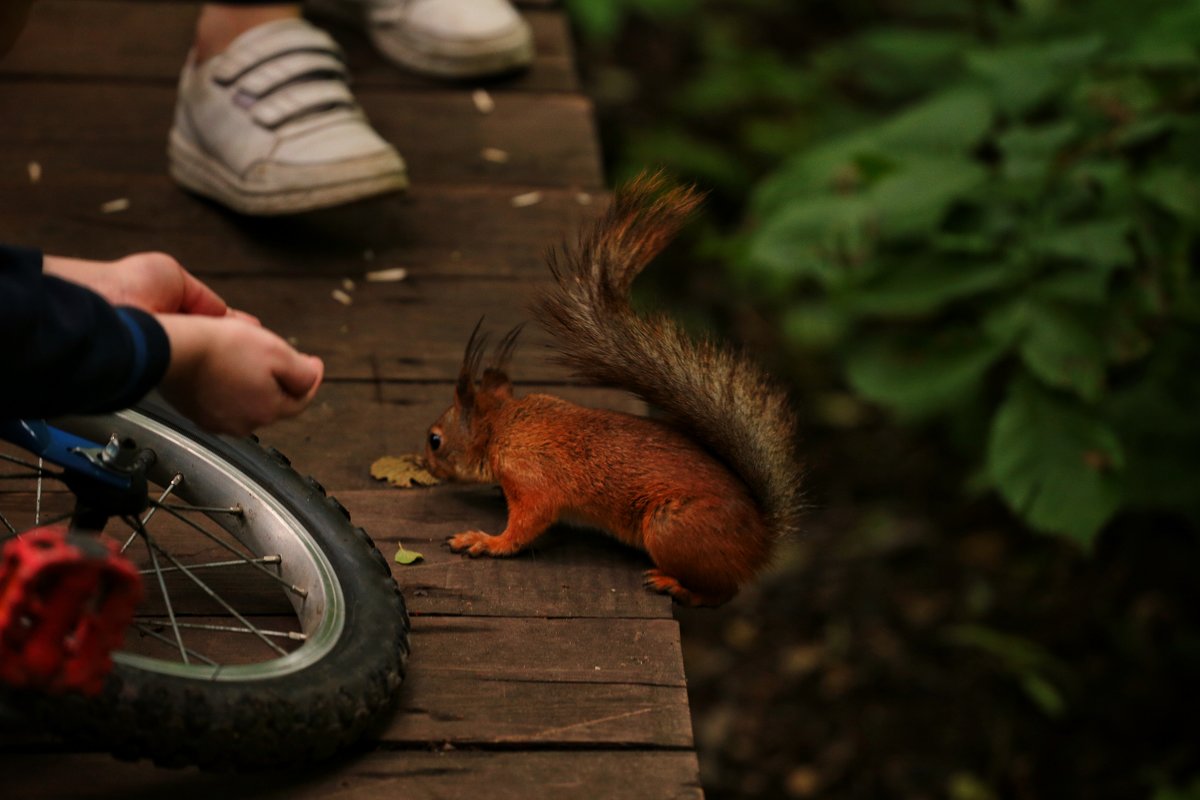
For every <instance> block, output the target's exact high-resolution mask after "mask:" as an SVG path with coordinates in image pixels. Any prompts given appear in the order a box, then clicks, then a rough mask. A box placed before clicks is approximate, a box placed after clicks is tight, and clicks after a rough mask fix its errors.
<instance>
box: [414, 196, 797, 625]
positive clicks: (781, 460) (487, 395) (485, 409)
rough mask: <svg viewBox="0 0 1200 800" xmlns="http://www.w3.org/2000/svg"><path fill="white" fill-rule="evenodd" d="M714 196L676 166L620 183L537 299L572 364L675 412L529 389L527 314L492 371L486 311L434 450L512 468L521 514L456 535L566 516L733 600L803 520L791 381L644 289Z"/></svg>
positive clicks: (487, 549)
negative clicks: (637, 283) (678, 316)
mask: <svg viewBox="0 0 1200 800" xmlns="http://www.w3.org/2000/svg"><path fill="white" fill-rule="evenodd" d="M700 201H701V197H700V195H699V194H698V193H696V192H695V191H693V190H690V189H679V188H667V187H666V186H665V182H664V181H663V179H662V178H661V177H660V176H649V177H647V176H643V177H642V178H639V179H638V180H636V181H635V182H634V183H633V184H631V185H630V186H628V187H626V188H625V189H624V190H622V191H618V192H617V195H616V197H615V199H614V201H613V204H612V206H611V207H610V209H609V210H608V212H607V213H606V214H605V215H604V216H603V217H602V218H601V219H600V220H599V221H598V222H597V223H596V224H594V226H593V227H592V228H591V229H590V230H589V231H587V232H586V233H585V234H584V235H583V236H582V237H581V239H580V241H579V244H578V245H576V246H575V247H574V248H570V247H566V248H563V250H562V251H560V252H557V253H552V254H551V255H550V270H551V272H552V273H553V276H554V283H553V285H552V288H551V289H549V290H547V291H546V292H544V293H542V294H541V295H540V296H539V297H538V298H537V300H536V301H535V303H534V306H533V312H534V317H535V319H537V320H538V322H540V323H541V324H542V325H543V326H544V327H545V328H546V329H547V330H548V331H549V332H550V333H551V334H552V335H554V337H555V338H556V340H557V342H558V344H557V349H558V350H559V360H560V361H562V362H563V363H565V364H566V365H568V366H570V367H572V368H573V369H574V370H575V371H576V373H577V375H578V376H580V377H582V378H583V379H585V380H586V381H587V382H588V383H591V384H594V385H599V386H613V387H619V388H623V389H627V390H629V391H631V392H633V393H634V394H636V395H638V396H640V397H641V398H642V399H644V400H645V401H646V402H647V403H649V404H650V405H651V406H652V407H655V408H657V409H659V410H660V411H661V412H663V414H664V417H665V418H664V419H663V420H659V419H647V418H643V417H638V416H634V415H630V414H623V413H620V412H616V411H604V410H597V409H591V408H583V407H580V406H577V405H575V404H573V403H570V402H567V401H566V400H562V399H560V398H557V397H552V396H550V395H545V394H529V395H525V396H524V397H519V398H518V397H515V396H514V395H513V387H512V382H511V381H510V380H509V378H508V375H507V374H506V365H507V363H508V361H509V359H510V357H511V355H512V351H513V348H514V346H515V343H516V336H517V333H518V332H519V329H517V330H514V331H513V332H511V333H510V334H509V335H508V336H506V337H505V338H504V339H503V340H502V341H501V342H500V344H499V345H498V346H497V347H496V349H495V351H494V355H493V357H492V360H491V361H490V363H489V365H488V366H486V367H485V368H484V369H483V371H482V375H480V374H479V370H480V366H481V363H482V360H483V351H484V337H480V336H479V335H478V333H479V326H478V325H476V328H475V332H473V333H472V334H471V338H470V341H469V342H468V343H467V348H466V352H465V354H464V356H463V363H462V368H461V369H460V371H459V375H458V382H457V385H456V387H455V391H454V405H452V406H451V407H450V408H449V409H447V410H446V412H445V413H444V414H442V416H441V417H440V418H439V419H438V420H437V422H436V423H435V424H434V425H433V426H432V427H431V428H430V429H429V435H428V439H427V442H426V447H425V458H426V462H427V464H428V467H429V470H430V471H431V472H432V473H433V474H434V475H436V476H438V477H439V478H443V479H447V480H457V481H465V482H472V483H499V484H500V487H501V489H502V490H503V491H504V496H505V499H506V500H507V503H508V525H507V526H506V527H505V529H504V531H503V532H502V533H500V534H499V535H496V536H492V535H489V534H487V533H484V532H483V531H478V530H474V531H466V532H464V533H460V534H458V535H456V536H453V537H451V538H450V539H449V544H450V548H451V550H453V551H454V552H458V553H466V554H469V555H471V556H483V555H488V556H511V555H515V554H516V553H519V552H520V551H521V550H523V549H524V548H525V547H527V546H528V545H529V544H530V543H531V542H533V541H534V540H535V539H537V538H538V537H539V536H541V535H542V534H543V533H545V531H546V530H547V528H549V527H550V526H551V525H552V524H553V523H555V522H556V521H559V520H564V521H572V522H580V523H584V524H588V525H593V526H597V527H599V528H602V529H604V530H606V531H608V532H610V533H611V534H612V535H613V536H615V537H616V538H617V539H619V540H621V541H622V542H625V543H626V544H630V545H633V546H634V547H637V548H639V549H641V550H644V551H645V552H646V553H648V554H649V556H650V558H651V559H652V560H653V562H654V569H651V570H649V571H648V572H646V573H645V585H646V586H647V587H648V588H650V589H652V590H654V591H657V592H661V593H665V594H669V595H671V597H673V598H674V599H675V600H676V601H678V602H679V603H681V604H683V605H688V606H699V605H705V606H711V605H720V604H722V603H724V602H726V601H727V600H729V599H730V598H731V597H733V596H734V595H735V594H736V593H737V591H738V588H739V587H740V586H742V585H743V584H745V583H746V582H747V581H749V580H750V579H751V578H752V577H754V575H755V574H757V573H758V572H759V570H761V569H762V568H763V567H764V566H765V565H766V564H767V563H768V561H769V560H770V557H771V552H772V549H773V546H774V544H775V543H776V542H777V541H778V540H779V539H780V537H782V536H784V535H786V534H788V533H790V532H792V531H793V530H795V529H796V527H797V522H798V516H799V510H800V466H799V464H798V462H797V459H796V456H795V454H794V450H793V447H794V440H795V433H796V424H795V419H794V416H793V415H792V413H791V411H790V410H789V408H788V404H787V399H786V397H785V396H784V394H783V393H782V392H781V391H779V390H777V389H775V388H772V386H771V385H770V384H769V382H768V380H767V378H766V376H765V375H764V374H763V373H762V372H761V371H760V370H759V369H758V368H756V367H755V366H754V365H752V364H751V363H750V362H749V361H747V360H746V359H745V358H743V357H739V356H736V355H734V354H732V353H730V352H728V351H726V350H723V349H721V348H719V347H717V346H716V345H714V344H713V343H711V342H709V341H700V342H693V341H692V340H691V339H690V338H689V337H688V336H687V335H686V334H684V333H683V332H682V331H681V330H680V329H679V327H678V326H676V325H675V323H674V322H673V321H671V320H670V319H668V318H666V317H664V316H661V315H659V316H651V317H643V316H640V315H638V314H637V313H635V312H634V311H633V309H632V308H631V307H630V304H629V288H630V285H631V284H632V283H633V280H634V278H635V277H637V275H638V273H640V272H641V271H642V269H643V268H644V267H645V266H646V265H647V264H648V263H649V262H650V261H651V260H652V259H653V258H654V257H655V256H656V255H657V254H658V253H659V252H660V251H661V250H662V249H663V247H665V246H666V245H667V243H668V242H669V241H670V240H671V239H672V238H673V237H674V235H675V234H676V233H677V231H678V229H679V228H680V227H681V226H682V224H683V223H684V222H685V221H686V219H687V218H688V217H689V215H690V214H691V212H692V211H693V210H694V209H695V208H696V206H697V205H698V204H699V203H700ZM477 376H478V377H477Z"/></svg>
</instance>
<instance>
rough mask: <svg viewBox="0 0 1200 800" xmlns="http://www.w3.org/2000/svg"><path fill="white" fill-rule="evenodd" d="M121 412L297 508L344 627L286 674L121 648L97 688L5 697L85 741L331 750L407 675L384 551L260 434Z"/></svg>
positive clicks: (224, 749)
mask: <svg viewBox="0 0 1200 800" xmlns="http://www.w3.org/2000/svg"><path fill="white" fill-rule="evenodd" d="M123 413H126V414H130V415H133V416H138V415H140V416H141V417H142V418H143V419H144V420H149V421H152V422H153V423H154V424H157V425H161V426H165V427H167V428H169V429H170V430H172V431H174V432H175V433H176V434H177V435H181V436H183V437H186V440H187V442H188V443H189V444H188V446H189V447H195V448H197V449H198V452H201V453H203V454H206V456H205V457H207V458H211V459H217V460H219V461H220V462H221V463H222V464H224V465H226V466H228V467H230V468H232V469H233V470H235V471H236V473H237V474H238V475H240V476H241V477H242V479H243V480H246V481H249V482H251V483H252V484H253V485H254V486H256V487H257V489H258V491H261V492H263V493H264V496H269V498H270V501H271V503H272V504H276V505H278V506H280V507H282V508H283V509H285V510H286V511H287V512H289V513H290V514H292V515H294V517H295V518H296V519H297V520H299V521H300V522H301V524H302V525H303V526H304V528H305V530H307V532H308V535H309V536H311V539H312V542H313V543H315V545H316V547H317V548H319V550H320V552H321V554H323V557H324V559H326V560H327V562H328V564H329V566H330V569H331V570H332V575H333V577H334V578H335V579H336V581H337V583H338V590H339V591H340V592H341V600H342V602H341V603H340V604H338V609H337V610H336V613H338V614H340V615H341V620H340V628H339V629H338V631H337V633H336V636H329V637H327V641H325V643H324V645H323V646H324V647H325V650H324V651H323V652H322V654H321V655H320V657H319V658H316V659H315V660H311V663H308V662H304V663H302V664H301V666H299V667H298V668H295V669H281V670H280V671H279V674H268V675H266V676H261V677H258V676H256V677H253V678H251V679H239V678H237V677H234V678H232V679H226V678H224V677H222V678H220V679H218V677H217V676H215V675H214V676H213V677H208V678H197V677H195V676H187V675H179V674H171V671H170V670H168V671H166V672H163V671H160V670H158V669H147V668H145V667H144V666H142V665H139V663H127V660H124V659H120V658H116V659H115V660H116V663H115V665H114V668H113V671H112V673H111V674H110V675H109V677H108V679H107V682H106V684H105V687H104V690H103V692H102V693H101V694H100V695H99V696H97V697H90V698H89V697H83V696H80V695H63V696H57V697H54V696H47V695H41V694H36V693H30V692H20V693H13V692H6V693H5V694H6V695H7V697H8V700H9V703H10V705H11V706H12V707H13V708H15V709H16V710H18V711H20V712H23V713H26V714H28V715H29V716H30V717H31V718H32V719H34V720H35V721H36V722H39V723H41V724H42V725H43V726H44V727H45V728H46V729H48V730H49V731H51V732H53V733H55V734H57V735H60V736H63V737H65V738H67V739H68V740H70V741H72V742H74V743H76V744H77V745H80V746H83V747H86V748H89V749H91V748H95V749H104V750H108V751H110V752H112V753H113V754H114V755H116V756H118V757H121V758H126V759H137V758H143V757H144V758H150V759H151V760H153V761H154V762H155V763H156V764H159V765H161V766H171V767H178V766H186V765H197V766H200V767H202V768H206V769H219V770H223V769H246V768H262V767H278V766H285V765H292V764H300V763H308V762H311V761H314V760H318V759H322V758H326V757H328V756H330V755H332V754H334V753H336V752H338V751H340V750H342V749H344V748H346V747H348V746H350V745H352V744H353V743H354V742H356V741H357V740H359V739H360V738H361V737H362V736H363V735H364V734H365V733H367V732H368V731H370V730H372V729H373V728H375V727H377V726H378V725H380V724H381V723H382V722H383V721H384V720H386V718H387V717H388V716H389V714H390V713H391V710H392V709H393V707H394V700H395V698H396V695H397V692H398V690H399V688H400V685H401V683H402V681H403V679H404V675H405V670H406V665H407V659H408V633H409V620H408V615H407V612H406V609H405V605H404V599H403V597H402V595H401V593H400V590H399V588H398V587H397V585H396V583H395V581H394V579H393V578H392V574H391V570H390V569H389V568H388V564H387V561H386V560H385V559H384V557H383V556H382V555H381V554H380V552H379V551H378V550H377V549H376V548H375V546H374V543H373V542H372V541H371V539H370V537H369V536H368V535H367V533H366V531H364V530H363V529H362V528H361V527H357V526H355V525H353V524H352V523H351V520H350V514H349V513H348V512H347V511H346V509H345V507H344V506H342V505H341V503H339V502H338V501H337V500H336V499H334V498H333V497H330V496H328V495H327V494H326V493H325V490H324V488H323V487H322V486H321V485H320V484H319V483H318V482H317V481H315V480H313V479H312V478H306V477H302V476H301V475H300V474H298V473H297V472H296V471H295V470H294V469H292V467H291V464H290V462H289V460H288V459H287V458H286V457H285V456H283V455H282V454H281V453H279V452H278V451H276V450H274V449H273V448H264V447H262V446H261V445H260V444H259V443H258V440H257V439H256V438H254V437H251V438H248V439H239V440H234V439H228V438H224V437H215V436H212V435H209V434H206V433H204V432H203V431H201V430H199V429H198V428H196V427H195V426H194V425H192V424H191V423H190V422H188V421H187V420H185V419H183V418H182V417H179V416H178V415H177V414H175V413H174V412H172V411H170V410H169V409H167V408H164V407H161V406H157V405H154V404H145V405H143V406H141V407H139V408H138V409H136V410H133V411H132V412H123ZM306 602H307V601H306ZM326 602H328V603H329V604H330V605H332V601H328V600H327V601H326ZM326 613H329V614H332V613H335V612H329V611H327V612H326ZM181 647H182V645H181ZM286 660H287V659H283V661H286ZM302 661H303V660H302ZM135 662H136V659H135ZM236 672H237V668H228V669H225V672H224V673H221V675H228V674H231V673H236Z"/></svg>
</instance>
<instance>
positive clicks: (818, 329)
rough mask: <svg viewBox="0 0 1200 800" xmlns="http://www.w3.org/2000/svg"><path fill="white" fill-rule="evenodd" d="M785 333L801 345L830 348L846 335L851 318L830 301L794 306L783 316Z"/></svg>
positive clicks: (791, 340)
mask: <svg viewBox="0 0 1200 800" xmlns="http://www.w3.org/2000/svg"><path fill="white" fill-rule="evenodd" d="M782 323H783V334H784V336H786V337H787V338H788V341H790V342H793V343H795V344H797V345H799V346H800V347H813V348H828V347H830V346H832V345H834V344H836V343H837V342H839V341H841V339H842V338H843V337H844V336H845V335H846V330H847V328H848V327H849V320H848V319H847V318H846V316H845V314H843V313H842V312H840V311H838V310H837V309H835V308H833V306H832V305H831V304H829V303H804V304H801V305H795V306H792V307H791V308H789V309H788V310H787V312H785V313H784V316H783V321H782Z"/></svg>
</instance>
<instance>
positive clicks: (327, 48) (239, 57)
mask: <svg viewBox="0 0 1200 800" xmlns="http://www.w3.org/2000/svg"><path fill="white" fill-rule="evenodd" d="M305 52H307V53H328V54H330V55H331V56H333V57H334V58H336V59H338V60H344V58H343V53H342V48H340V47H338V44H337V42H335V41H334V40H333V38H332V37H331V36H330V35H329V34H327V33H325V31H322V30H319V29H317V28H314V27H312V26H311V25H304V26H301V25H289V26H284V27H276V28H274V29H271V30H268V31H265V32H264V33H263V34H262V35H261V36H260V37H258V38H257V39H254V40H253V41H248V42H241V43H240V44H239V46H238V47H233V48H230V49H229V50H227V51H226V52H225V54H224V58H222V59H221V63H220V64H219V66H218V67H217V69H215V70H214V71H213V80H215V81H216V82H217V83H219V84H221V85H223V86H228V85H229V84H231V83H233V82H234V81H236V80H237V79H238V78H240V77H242V76H243V75H245V74H246V73H247V72H249V71H250V70H252V69H254V68H255V67H257V66H258V65H260V64H264V63H266V62H267V61H271V60H272V59H276V58H279V57H280V56H285V55H288V54H290V53H305Z"/></svg>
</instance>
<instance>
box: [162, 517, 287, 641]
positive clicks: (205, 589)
mask: <svg viewBox="0 0 1200 800" xmlns="http://www.w3.org/2000/svg"><path fill="white" fill-rule="evenodd" d="M204 532H205V533H206V534H207V533H208V532H207V531H204ZM138 533H140V534H141V535H142V536H143V537H145V539H146V543H147V544H149V545H150V547H152V548H153V549H155V550H157V551H158V552H159V554H161V555H162V556H163V557H164V558H166V559H167V560H168V561H170V562H171V563H172V564H173V565H174V566H176V567H177V568H178V569H179V571H180V572H182V573H183V574H184V575H186V576H187V577H188V579H189V580H191V581H192V583H194V584H196V585H197V586H198V587H200V590H201V591H202V592H204V593H205V594H207V595H208V596H209V597H211V598H212V599H213V600H215V601H216V602H217V603H218V604H220V606H221V607H222V608H224V609H225V610H226V611H228V612H229V613H230V614H231V615H233V617H234V618H235V619H237V621H238V622H240V623H242V624H243V625H245V626H246V627H247V628H249V629H250V632H251V633H253V634H254V635H255V636H257V637H258V638H259V639H260V640H262V642H263V643H264V644H266V645H267V646H268V647H270V648H271V649H272V650H274V651H275V652H277V653H279V655H281V656H286V655H287V651H286V650H284V649H283V648H282V647H280V646H279V645H277V644H275V643H274V642H273V641H271V640H270V639H268V638H267V637H266V636H264V635H263V634H262V632H261V631H260V630H259V629H258V628H256V627H255V626H254V625H252V624H251V623H250V620H248V619H246V618H245V617H244V616H242V615H241V614H239V613H238V611H237V609H236V608H234V607H233V606H231V605H230V604H229V603H228V602H227V601H226V600H225V598H223V597H221V595H219V594H217V593H216V592H215V591H213V590H212V588H211V587H210V586H209V585H208V584H206V583H205V582H204V581H202V580H201V579H200V578H197V577H196V576H195V575H193V574H192V571H191V570H190V569H188V568H187V567H186V566H184V565H183V564H181V563H180V561H179V559H177V558H175V556H173V555H171V554H170V553H169V552H167V551H166V550H165V549H163V547H162V546H161V545H160V544H158V542H156V541H154V537H152V536H151V535H150V534H149V532H147V531H146V529H145V528H141V529H140V530H138ZM255 566H258V565H257V564H256V565H255ZM267 574H268V575H269V574H270V572H268V573H267Z"/></svg>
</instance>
